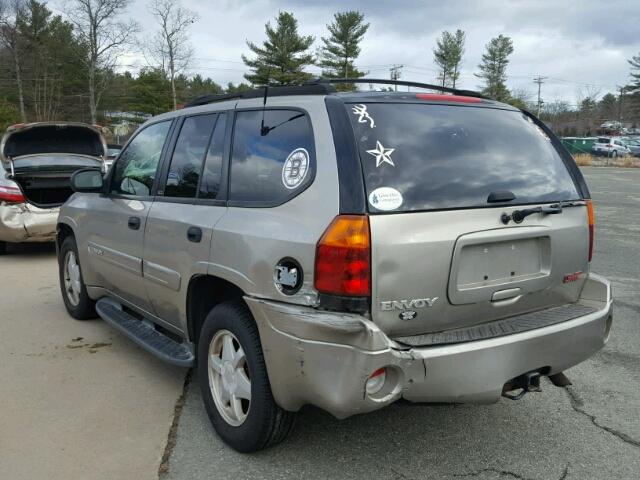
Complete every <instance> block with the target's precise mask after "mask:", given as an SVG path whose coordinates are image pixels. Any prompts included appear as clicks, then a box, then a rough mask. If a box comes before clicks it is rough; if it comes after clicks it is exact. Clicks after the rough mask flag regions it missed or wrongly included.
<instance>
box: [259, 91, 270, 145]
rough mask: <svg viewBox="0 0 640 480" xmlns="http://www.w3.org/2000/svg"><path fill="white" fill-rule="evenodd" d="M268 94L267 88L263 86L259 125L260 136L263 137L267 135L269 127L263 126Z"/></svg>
mask: <svg viewBox="0 0 640 480" xmlns="http://www.w3.org/2000/svg"><path fill="white" fill-rule="evenodd" d="M268 94H269V86H268V85H265V86H264V97H262V122H261V123H260V136H261V137H264V136H266V135H267V134H268V133H269V130H270V129H269V127H265V126H264V112H265V110H266V106H267V95H268Z"/></svg>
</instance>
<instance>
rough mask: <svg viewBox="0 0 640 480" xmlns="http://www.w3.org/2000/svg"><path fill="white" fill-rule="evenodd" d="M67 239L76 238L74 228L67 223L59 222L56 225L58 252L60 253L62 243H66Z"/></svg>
mask: <svg viewBox="0 0 640 480" xmlns="http://www.w3.org/2000/svg"><path fill="white" fill-rule="evenodd" d="M67 237H75V233H74V231H73V228H71V226H70V225H68V224H67V223H63V222H58V224H57V225H56V250H57V252H58V253H59V252H60V247H62V242H64V241H65V239H66V238H67Z"/></svg>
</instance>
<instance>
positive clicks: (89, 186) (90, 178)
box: [71, 168, 104, 193]
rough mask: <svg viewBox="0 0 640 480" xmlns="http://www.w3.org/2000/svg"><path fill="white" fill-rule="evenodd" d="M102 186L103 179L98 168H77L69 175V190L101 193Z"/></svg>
mask: <svg viewBox="0 0 640 480" xmlns="http://www.w3.org/2000/svg"><path fill="white" fill-rule="evenodd" d="M103 186H104V180H103V178H102V172H101V171H100V170H96V169H93V168H90V169H85V170H78V171H77V172H75V173H74V174H73V175H71V190H73V191H74V192H84V193H101V192H102V190H103Z"/></svg>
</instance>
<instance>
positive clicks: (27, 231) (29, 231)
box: [0, 202, 59, 243]
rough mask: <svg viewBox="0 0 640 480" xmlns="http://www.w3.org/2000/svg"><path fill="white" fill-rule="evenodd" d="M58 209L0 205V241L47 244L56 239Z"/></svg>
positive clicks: (21, 204)
mask: <svg viewBox="0 0 640 480" xmlns="http://www.w3.org/2000/svg"><path fill="white" fill-rule="evenodd" d="M58 212H59V208H38V207H35V206H33V205H31V204H29V203H19V204H8V203H3V202H2V203H0V241H3V242H15V243H17V242H49V241H53V240H54V239H55V237H56V223H57V221H58Z"/></svg>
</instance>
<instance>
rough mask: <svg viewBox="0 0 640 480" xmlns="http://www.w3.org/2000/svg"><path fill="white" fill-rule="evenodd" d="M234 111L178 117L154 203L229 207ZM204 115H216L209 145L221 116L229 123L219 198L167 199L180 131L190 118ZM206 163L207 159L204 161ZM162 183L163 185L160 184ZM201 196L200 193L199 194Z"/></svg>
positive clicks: (212, 111) (227, 124)
mask: <svg viewBox="0 0 640 480" xmlns="http://www.w3.org/2000/svg"><path fill="white" fill-rule="evenodd" d="M232 112H233V110H209V111H203V112H198V113H192V114H189V115H181V116H179V117H176V127H175V129H174V131H173V133H172V136H171V141H170V143H169V145H168V147H167V151H166V155H165V157H163V161H162V167H161V171H160V175H159V182H158V188H157V190H156V191H155V193H154V196H153V201H154V202H160V203H180V204H185V205H209V206H213V207H225V206H227V191H228V188H227V176H228V175H227V172H228V165H229V156H230V141H231V138H230V137H231V128H230V122H229V118H231V116H232V115H231V114H232ZM202 115H216V121H215V125H214V127H213V130H212V131H211V137H210V138H209V145H210V142H211V139H212V138H213V133H214V131H215V126H216V125H217V124H218V119H219V117H220V115H227V123H226V125H225V132H224V147H223V152H222V173H221V177H220V190H219V191H218V197H217V198H215V199H212V198H197V197H196V198H184V197H165V196H164V188H165V186H166V182H167V175H168V174H169V166H170V164H171V158H172V157H173V151H174V149H175V146H176V143H177V141H178V136H179V135H180V130H181V129H182V125H183V124H184V121H185V119H186V118H188V117H199V116H202ZM169 152H171V154H169ZM204 162H206V157H205V158H204V161H203V166H204ZM160 181H161V183H160ZM199 187H200V179H199V180H198V188H199ZM198 194H199V192H198Z"/></svg>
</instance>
